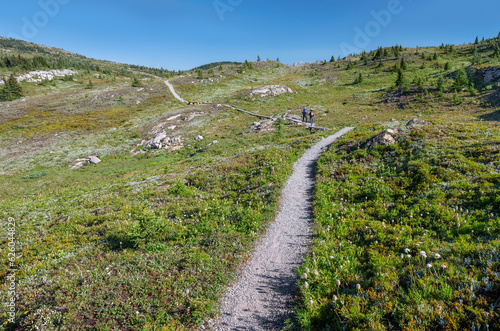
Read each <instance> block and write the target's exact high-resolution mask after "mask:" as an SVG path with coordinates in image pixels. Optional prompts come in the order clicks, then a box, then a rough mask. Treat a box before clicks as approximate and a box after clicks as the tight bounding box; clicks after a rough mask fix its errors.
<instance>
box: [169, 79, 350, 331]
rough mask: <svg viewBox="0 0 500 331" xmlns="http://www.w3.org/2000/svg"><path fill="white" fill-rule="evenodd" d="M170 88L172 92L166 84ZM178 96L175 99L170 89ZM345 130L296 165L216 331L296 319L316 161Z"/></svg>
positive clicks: (277, 326)
mask: <svg viewBox="0 0 500 331" xmlns="http://www.w3.org/2000/svg"><path fill="white" fill-rule="evenodd" d="M165 83H167V85H169V87H171V86H172V85H170V84H169V83H168V82H165ZM170 90H171V91H172V93H174V96H176V98H177V99H179V98H180V97H178V95H177V93H175V91H174V90H173V86H172V87H171V89H170ZM352 129H354V128H353V127H347V128H344V129H342V130H340V131H339V132H337V133H335V134H334V135H331V136H329V137H327V138H324V139H323V140H321V141H320V142H319V143H317V144H316V145H314V146H313V147H311V148H309V149H308V150H307V151H306V152H305V153H304V155H303V156H302V157H301V158H300V159H299V160H298V161H297V162H296V163H295V165H294V167H293V174H292V175H291V176H290V178H289V179H288V180H287V182H286V184H285V187H284V189H283V191H282V194H281V202H280V211H279V213H278V216H277V217H276V219H275V221H274V222H272V223H271V224H270V226H269V228H268V230H267V232H266V234H265V235H264V236H263V238H262V239H261V240H260V242H259V243H258V245H257V247H256V249H255V251H254V252H253V254H252V257H251V258H250V260H249V261H248V262H247V263H246V264H245V265H242V266H241V274H240V277H239V280H238V281H237V282H236V283H234V284H233V285H232V286H231V287H230V288H229V289H228V290H227V292H226V294H225V295H224V297H223V299H222V307H221V311H220V317H219V318H218V319H216V320H211V321H209V323H208V324H209V327H210V328H212V329H213V330H282V329H283V328H284V327H285V321H286V320H287V319H289V318H290V317H292V309H293V303H294V302H293V295H294V294H296V293H298V287H297V275H296V272H295V270H296V268H297V267H299V266H300V265H301V264H302V261H303V258H304V256H305V254H306V253H307V251H308V248H309V240H310V236H311V233H312V230H311V225H312V222H313V219H312V210H311V207H312V196H313V189H314V176H315V169H316V161H317V160H318V158H319V157H320V155H321V154H322V153H323V152H324V151H325V150H326V148H328V146H329V145H330V144H332V143H333V142H334V141H335V140H337V139H338V138H339V137H341V136H342V135H344V134H346V133H347V132H349V131H351V130H352Z"/></svg>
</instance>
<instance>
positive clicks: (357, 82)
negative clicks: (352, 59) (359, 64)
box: [354, 73, 363, 85]
mask: <svg viewBox="0 0 500 331" xmlns="http://www.w3.org/2000/svg"><path fill="white" fill-rule="evenodd" d="M362 82H363V75H362V74H361V73H359V76H358V77H357V78H356V79H355V80H354V84H355V85H356V84H360V83H362Z"/></svg>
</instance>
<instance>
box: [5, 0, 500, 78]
mask: <svg viewBox="0 0 500 331" xmlns="http://www.w3.org/2000/svg"><path fill="white" fill-rule="evenodd" d="M499 12H500V1H498V0H480V1H475V2H472V1H461V0H454V1H452V0H358V1H356V0H352V1H328V0H310V1H307V2H306V1H300V2H299V1H290V0H288V1H281V0H266V1H264V0H161V1H159V0H142V1H138V0H99V1H98V0H22V1H4V2H3V3H2V9H1V11H0V36H4V37H14V38H18V39H23V40H26V41H30V42H35V43H39V44H43V45H47V46H53V47H58V48H63V49H65V50H68V51H71V52H75V53H79V54H82V55H85V56H88V57H93V58H97V59H103V60H111V61H116V62H124V63H129V64H141V65H146V66H151V67H164V68H167V69H170V70H179V69H182V70H185V69H191V68H193V67H196V66H198V65H202V64H206V63H209V62H217V61H223V60H228V61H244V60H245V59H248V60H255V59H256V58H257V55H260V57H261V58H262V59H263V60H264V59H266V58H269V59H273V60H274V59H276V58H278V57H279V59H280V61H281V62H283V63H293V62H298V61H304V62H311V61H316V60H319V59H329V58H330V57H331V56H332V55H335V57H337V56H339V55H340V56H342V57H343V56H345V55H347V54H348V53H350V52H355V51H360V50H371V49H376V48H377V47H378V46H392V45H395V44H402V45H403V46H408V47H413V46H427V45H440V44H441V43H445V44H446V43H450V44H462V43H467V42H471V41H473V40H474V38H475V37H476V36H479V37H480V38H481V37H483V36H485V37H487V38H488V37H493V36H496V35H497V34H498V32H499V31H500V20H499V19H498V13H499Z"/></svg>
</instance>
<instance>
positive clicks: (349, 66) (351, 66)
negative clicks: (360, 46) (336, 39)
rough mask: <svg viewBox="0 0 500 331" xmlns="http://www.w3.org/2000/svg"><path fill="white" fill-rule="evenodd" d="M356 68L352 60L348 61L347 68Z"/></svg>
mask: <svg viewBox="0 0 500 331" xmlns="http://www.w3.org/2000/svg"><path fill="white" fill-rule="evenodd" d="M353 68H354V63H352V62H351V60H349V63H347V68H346V70H351V69H353Z"/></svg>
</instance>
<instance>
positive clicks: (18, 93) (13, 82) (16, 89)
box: [7, 74, 23, 99]
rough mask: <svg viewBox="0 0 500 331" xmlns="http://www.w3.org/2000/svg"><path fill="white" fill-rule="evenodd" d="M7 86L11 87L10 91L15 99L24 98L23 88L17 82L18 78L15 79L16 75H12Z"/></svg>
mask: <svg viewBox="0 0 500 331" xmlns="http://www.w3.org/2000/svg"><path fill="white" fill-rule="evenodd" d="M7 85H8V86H9V89H10V90H11V92H12V96H13V97H14V99H17V98H21V97H22V96H23V88H22V87H21V84H19V82H18V81H17V79H16V77H14V74H11V75H10V77H9V81H8V82H7Z"/></svg>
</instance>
